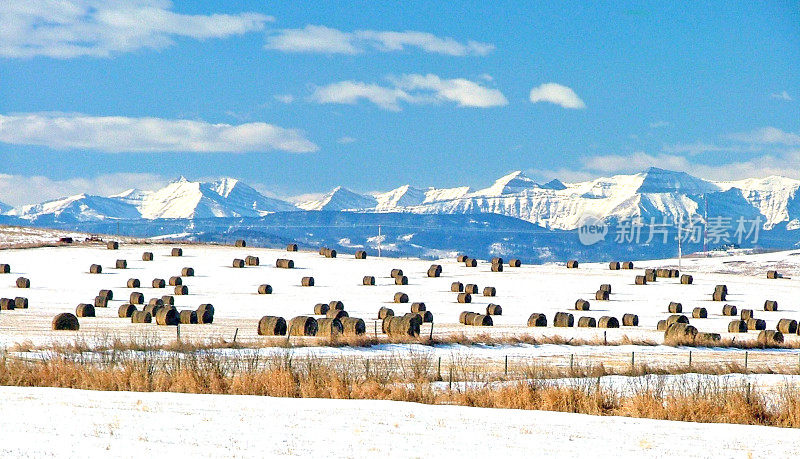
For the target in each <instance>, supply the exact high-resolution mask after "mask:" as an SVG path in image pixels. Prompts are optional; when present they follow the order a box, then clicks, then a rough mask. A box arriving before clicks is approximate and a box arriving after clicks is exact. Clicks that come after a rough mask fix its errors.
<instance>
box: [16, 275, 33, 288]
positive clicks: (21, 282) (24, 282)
mask: <svg viewBox="0 0 800 459" xmlns="http://www.w3.org/2000/svg"><path fill="white" fill-rule="evenodd" d="M16 285H17V288H31V280H30V279H28V278H27V277H18V278H17V282H16Z"/></svg>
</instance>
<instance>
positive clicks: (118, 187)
mask: <svg viewBox="0 0 800 459" xmlns="http://www.w3.org/2000/svg"><path fill="white" fill-rule="evenodd" d="M167 182H168V180H167V179H166V178H164V177H162V176H160V175H155V174H142V173H114V174H103V175H98V176H96V177H87V178H84V177H78V178H71V179H64V180H53V179H51V178H48V177H44V176H23V175H10V174H0V201H3V202H5V203H7V204H10V205H12V206H21V205H25V204H34V203H39V202H43V201H48V200H51V199H57V198H61V197H64V196H70V195H75V194H80V193H86V194H94V195H100V196H109V195H112V194H116V193H119V192H122V191H125V190H127V189H130V188H139V189H144V190H152V189H156V188H160V187H162V186H164V185H166V184H167Z"/></svg>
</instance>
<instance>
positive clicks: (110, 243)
mask: <svg viewBox="0 0 800 459" xmlns="http://www.w3.org/2000/svg"><path fill="white" fill-rule="evenodd" d="M106 248H107V249H108V250H118V249H119V242H117V241H108V244H106Z"/></svg>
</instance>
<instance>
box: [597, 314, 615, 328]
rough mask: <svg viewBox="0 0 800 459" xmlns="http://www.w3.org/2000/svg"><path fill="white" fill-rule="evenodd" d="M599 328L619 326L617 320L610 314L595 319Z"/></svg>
mask: <svg viewBox="0 0 800 459" xmlns="http://www.w3.org/2000/svg"><path fill="white" fill-rule="evenodd" d="M597 326H598V327H600V328H619V320H618V319H617V318H616V317H612V316H603V317H601V318H600V320H598V321H597Z"/></svg>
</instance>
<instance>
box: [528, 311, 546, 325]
mask: <svg viewBox="0 0 800 459" xmlns="http://www.w3.org/2000/svg"><path fill="white" fill-rule="evenodd" d="M528 326H529V327H546V326H547V316H545V315H544V314H541V313H538V312H534V313H533V314H531V315H530V317H528Z"/></svg>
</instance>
